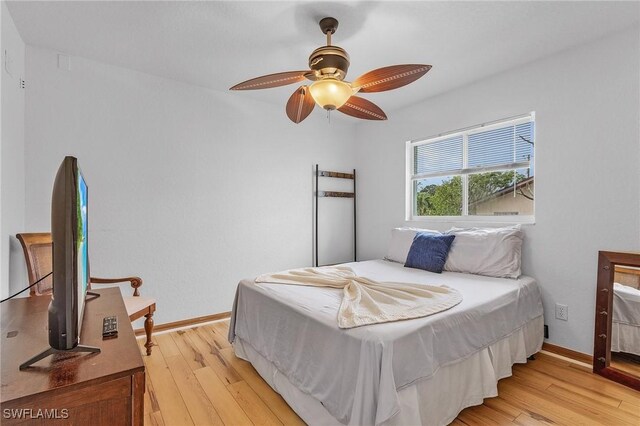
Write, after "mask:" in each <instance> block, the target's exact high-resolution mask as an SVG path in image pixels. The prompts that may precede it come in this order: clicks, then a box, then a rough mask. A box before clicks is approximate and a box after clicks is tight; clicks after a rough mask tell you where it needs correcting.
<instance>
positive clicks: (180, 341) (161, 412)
mask: <svg viewBox="0 0 640 426" xmlns="http://www.w3.org/2000/svg"><path fill="white" fill-rule="evenodd" d="M228 324H229V321H228V320H227V321H222V322H217V323H212V324H206V325H203V326H199V327H195V328H193V329H187V330H181V331H179V332H178V331H175V332H171V333H168V334H164V335H158V336H157V337H158V338H157V339H156V342H157V344H158V346H156V347H154V348H153V354H152V356H150V357H147V356H143V359H144V360H145V365H146V366H147V389H146V390H147V394H146V395H145V416H144V419H145V424H151V425H161V426H164V425H165V424H166V425H167V426H173V425H183V424H187V425H188V424H193V420H194V419H193V418H192V417H195V418H197V419H198V420H199V421H198V422H200V421H204V419H205V418H206V416H208V414H204V415H203V414H202V413H210V412H212V413H215V416H214V418H213V420H212V419H209V420H207V421H211V422H212V424H225V425H232V426H243V425H249V426H251V425H252V424H256V425H261V424H267V425H270V424H276V425H277V424H285V425H291V424H300V425H301V424H303V422H302V420H301V419H300V418H299V417H298V416H297V415H296V414H295V412H294V411H293V410H292V409H291V408H290V407H289V406H288V405H287V404H286V402H285V401H284V400H283V399H282V397H281V396H280V395H278V393H276V392H275V391H274V390H273V389H271V387H269V385H268V384H267V383H266V382H265V381H264V380H263V379H262V378H261V377H260V376H259V375H258V373H257V372H256V371H255V369H254V368H253V366H252V365H251V364H249V363H248V362H246V361H243V360H241V359H238V358H237V357H236V356H235V354H234V351H233V348H232V347H231V346H230V345H229V343H228V342H227V341H226V338H227V337H226V336H227V332H228ZM161 336H164V337H161ZM139 344H140V349H141V353H142V354H143V355H144V354H145V353H146V349H145V348H144V340H141V341H139ZM513 371H514V375H513V377H509V378H506V379H503V380H501V381H500V382H499V384H498V390H499V396H498V397H495V398H488V399H486V400H485V401H484V403H483V404H482V405H479V406H475V407H469V408H467V409H465V410H463V411H462V412H461V413H460V415H459V417H458V418H457V419H455V420H454V421H453V423H452V424H453V425H457V426H459V425H467V426H470V425H507V424H509V425H512V424H513V425H515V424H518V425H525V426H530V425H534V426H540V425H546V426H549V425H568V426H569V425H571V426H573V425H576V424H584V425H590V424H605V425H616V426H617V425H627V424H635V425H640V393H638V392H635V391H633V390H631V389H629V388H626V387H624V386H622V385H619V384H617V383H614V382H611V381H609V380H606V379H604V378H602V377H600V376H597V375H595V374H593V373H592V372H591V371H590V369H589V368H587V367H585V366H581V365H576V364H573V363H572V362H571V360H568V359H561V358H557V357H553V356H550V355H547V354H544V353H539V354H537V355H536V360H534V361H530V362H528V363H527V364H523V365H516V366H514V368H513ZM185 401H189V404H186V402H185ZM199 404H201V405H202V407H196V405H199ZM147 405H149V406H147ZM203 410H204V411H203ZM207 410H213V411H207ZM189 413H191V414H189ZM216 416H217V418H216ZM634 422H635V423H634Z"/></svg>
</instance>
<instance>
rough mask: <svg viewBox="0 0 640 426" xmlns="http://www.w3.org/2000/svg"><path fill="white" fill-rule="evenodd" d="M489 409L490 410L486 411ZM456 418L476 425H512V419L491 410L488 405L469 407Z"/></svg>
mask: <svg viewBox="0 0 640 426" xmlns="http://www.w3.org/2000/svg"><path fill="white" fill-rule="evenodd" d="M487 410H489V411H490V412H487ZM458 419H460V420H462V421H463V422H464V423H466V424H468V425H478V426H497V425H500V426H502V425H512V424H513V422H512V421H513V419H510V418H508V417H506V416H504V415H502V414H500V413H498V412H497V411H493V410H491V409H490V408H488V407H485V406H483V405H479V406H476V407H469V408H466V409H464V410H462V412H460V414H459V415H458Z"/></svg>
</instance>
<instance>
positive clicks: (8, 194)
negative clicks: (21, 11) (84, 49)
mask: <svg viewBox="0 0 640 426" xmlns="http://www.w3.org/2000/svg"><path fill="white" fill-rule="evenodd" d="M0 7H1V8H2V42H1V44H2V50H1V52H0V54H1V55H2V60H1V61H0V62H1V64H0V67H1V68H2V71H0V72H1V73H2V77H1V78H0V79H1V84H0V86H1V91H2V113H1V117H2V130H1V134H2V146H1V147H0V157H1V158H0V163H1V165H0V199H1V201H0V295H1V296H2V297H3V298H4V297H6V296H8V295H9V292H15V291H17V290H19V289H22V288H24V287H26V286H27V285H28V283H27V275H26V267H25V264H24V257H23V256H22V249H21V248H20V243H19V242H18V240H17V239H16V238H15V234H16V233H18V232H23V231H24V215H25V180H24V178H25V171H24V107H25V93H24V92H25V91H24V90H23V89H21V88H20V79H21V78H22V79H23V78H24V67H25V60H24V54H25V45H24V42H23V41H22V38H20V35H19V34H18V31H17V29H16V27H15V24H14V23H13V19H12V18H11V14H10V13H9V10H8V9H7V5H6V3H5V2H4V1H3V2H2V5H1V6H0ZM5 52H6V54H5ZM5 55H8V62H9V63H8V65H7V60H6V58H5ZM7 68H8V70H7Z"/></svg>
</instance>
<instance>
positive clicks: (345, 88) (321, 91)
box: [309, 78, 353, 110]
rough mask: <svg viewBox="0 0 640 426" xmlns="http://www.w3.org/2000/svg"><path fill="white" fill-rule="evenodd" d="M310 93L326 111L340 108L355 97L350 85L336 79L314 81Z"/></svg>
mask: <svg viewBox="0 0 640 426" xmlns="http://www.w3.org/2000/svg"><path fill="white" fill-rule="evenodd" d="M309 91H310V92H311V96H313V99H314V100H315V101H316V103H317V104H318V105H320V106H321V107H322V108H324V109H326V110H334V109H338V108H340V107H341V106H343V105H344V104H345V103H346V102H347V100H348V99H349V98H350V97H351V95H353V89H352V88H351V85H350V84H348V83H345V82H344V81H340V80H336V79H335V78H324V79H322V80H317V81H314V82H313V84H311V86H309Z"/></svg>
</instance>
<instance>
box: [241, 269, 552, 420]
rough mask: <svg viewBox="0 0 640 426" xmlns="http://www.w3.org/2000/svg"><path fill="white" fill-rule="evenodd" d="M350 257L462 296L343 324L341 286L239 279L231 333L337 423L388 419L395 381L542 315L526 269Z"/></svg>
mask: <svg viewBox="0 0 640 426" xmlns="http://www.w3.org/2000/svg"><path fill="white" fill-rule="evenodd" d="M346 265H347V266H349V267H351V268H352V269H353V270H354V272H355V273H356V274H358V275H361V276H366V277H370V278H372V279H375V280H377V281H388V282H413V283H424V284H432V285H448V286H449V287H452V288H456V289H457V290H458V291H459V292H460V293H461V294H462V296H463V301H462V302H461V303H460V304H458V305H457V306H454V307H453V308H451V309H449V310H447V311H444V312H440V313H438V314H435V315H432V316H429V317H425V318H418V319H413V320H407V321H399V322H391V323H385V324H375V325H368V326H364V327H359V328H353V329H348V330H341V329H339V328H338V326H337V323H336V315H337V312H338V309H339V306H340V302H341V300H342V292H341V290H339V289H332V288H319V287H302V286H296V285H283V284H256V283H254V282H253V280H244V281H242V282H240V284H239V285H238V289H237V292H236V300H235V302H234V308H233V314H232V317H231V326H230V330H229V340H230V341H233V340H234V338H235V336H236V335H237V336H239V337H241V338H242V339H243V341H245V342H246V343H248V344H250V345H251V346H252V347H253V349H255V350H256V351H257V352H258V353H259V354H260V355H262V356H263V357H264V358H266V359H267V360H269V361H270V362H272V363H273V364H274V365H275V366H276V367H277V368H278V370H279V371H280V372H281V373H282V374H284V375H285V376H286V377H287V379H288V380H289V381H290V382H291V383H292V384H294V385H295V386H296V387H297V388H298V389H300V390H301V391H302V392H305V393H307V394H310V395H312V396H313V397H314V398H316V399H317V400H319V401H321V402H322V404H323V405H324V407H325V408H326V409H327V411H329V412H330V413H331V414H332V415H333V416H334V417H335V418H336V419H338V420H339V421H340V422H342V423H348V422H349V421H351V422H352V423H353V422H355V423H359V424H379V423H382V422H384V421H386V420H387V419H389V418H391V417H392V416H393V415H394V414H396V413H397V412H398V410H399V406H398V398H397V391H398V390H401V389H403V388H404V387H406V386H408V385H410V384H412V383H415V382H416V381H417V380H420V379H424V378H428V377H430V376H431V375H433V374H434V373H435V372H436V371H437V369H438V368H439V367H441V366H444V365H447V364H448V363H452V362H455V361H457V360H460V359H464V358H466V357H468V356H470V355H472V354H474V353H475V352H477V351H478V350H480V349H483V348H485V347H487V346H488V345H489V344H491V343H493V342H495V341H497V340H499V339H501V338H503V337H505V336H508V335H509V334H511V333H512V332H513V331H515V330H517V329H518V328H520V327H521V326H523V325H524V324H525V323H526V322H528V321H530V320H532V319H534V318H537V317H539V316H541V315H542V300H541V297H540V292H539V289H538V286H537V285H536V283H535V281H534V280H533V279H532V278H529V277H521V278H520V279H518V280H512V279H503V278H490V277H481V276H476V275H469V274H460V273H453V272H444V273H443V274H433V273H429V272H425V271H421V270H417V269H410V268H404V267H403V266H402V265H399V264H397V263H393V262H388V261H382V260H374V261H367V262H359V263H349V264H346ZM540 333H542V330H540Z"/></svg>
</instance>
